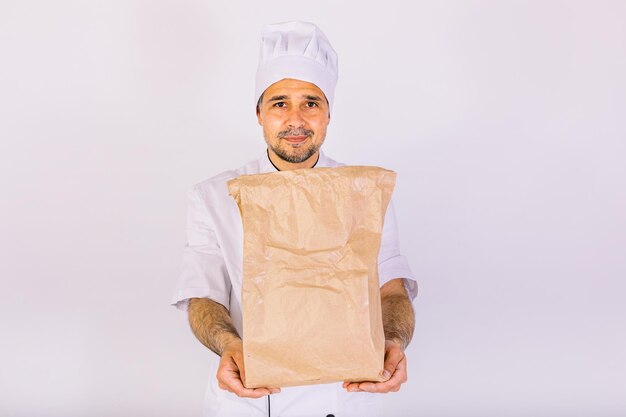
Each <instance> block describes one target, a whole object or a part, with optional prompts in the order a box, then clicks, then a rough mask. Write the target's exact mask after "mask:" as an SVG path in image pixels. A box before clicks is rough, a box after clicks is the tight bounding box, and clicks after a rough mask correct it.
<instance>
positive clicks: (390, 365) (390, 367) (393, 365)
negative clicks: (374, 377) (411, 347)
mask: <svg viewBox="0 0 626 417" xmlns="http://www.w3.org/2000/svg"><path fill="white" fill-rule="evenodd" d="M402 358H404V352H402V350H401V349H399V348H396V347H391V348H389V350H387V354H386V355H385V370H384V371H383V378H385V381H387V380H388V379H389V378H391V376H392V375H393V373H394V372H395V371H396V369H397V368H398V364H399V363H400V361H401V360H402Z"/></svg>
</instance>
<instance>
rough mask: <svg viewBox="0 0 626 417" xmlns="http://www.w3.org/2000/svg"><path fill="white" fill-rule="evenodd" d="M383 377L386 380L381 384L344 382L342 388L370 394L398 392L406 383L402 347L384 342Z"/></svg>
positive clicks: (391, 342)
mask: <svg viewBox="0 0 626 417" xmlns="http://www.w3.org/2000/svg"><path fill="white" fill-rule="evenodd" d="M383 376H385V377H386V378H387V380H386V381H383V382H368V381H366V382H347V381H346V382H344V383H343V387H344V388H345V389H346V390H348V392H372V393H383V394H384V393H387V392H396V391H398V390H400V386H401V385H402V384H403V383H405V382H406V380H407V373H406V356H404V351H403V350H402V346H401V345H400V343H398V342H394V341H389V340H387V341H386V342H385V371H384V374H383Z"/></svg>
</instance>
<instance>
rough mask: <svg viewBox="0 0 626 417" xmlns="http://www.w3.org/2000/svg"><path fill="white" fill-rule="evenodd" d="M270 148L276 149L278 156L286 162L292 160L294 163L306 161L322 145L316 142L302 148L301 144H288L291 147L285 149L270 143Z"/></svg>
mask: <svg viewBox="0 0 626 417" xmlns="http://www.w3.org/2000/svg"><path fill="white" fill-rule="evenodd" d="M268 145H269V147H270V149H271V150H272V151H274V153H275V154H276V156H278V157H279V158H280V159H282V160H283V161H286V162H290V163H292V164H299V163H300V162H304V161H306V160H307V159H309V158H310V157H312V156H313V155H315V153H316V152H317V151H318V150H319V148H320V146H319V145H315V144H313V143H312V144H310V145H309V146H308V147H306V148H305V149H302V150H300V148H301V146H299V147H293V146H291V145H287V146H288V147H289V148H291V149H289V148H288V149H283V148H282V147H279V146H273V145H271V144H268Z"/></svg>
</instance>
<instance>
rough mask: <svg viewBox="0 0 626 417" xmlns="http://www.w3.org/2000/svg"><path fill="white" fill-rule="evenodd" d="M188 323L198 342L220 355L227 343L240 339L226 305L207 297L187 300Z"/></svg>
mask: <svg viewBox="0 0 626 417" xmlns="http://www.w3.org/2000/svg"><path fill="white" fill-rule="evenodd" d="M188 313H189V325H190V326H191V330H192V331H193V333H194V334H195V335H196V337H197V338H198V340H199V341H200V343H202V344H203V345H204V346H206V347H208V348H209V349H211V350H212V351H213V352H215V353H216V354H218V355H219V356H222V354H223V353H224V350H225V348H226V346H228V344H230V343H233V342H237V341H241V338H240V337H239V334H238V333H237V330H236V329H235V326H234V325H233V322H232V319H231V318H230V314H229V313H228V310H227V309H226V307H224V306H223V305H221V304H220V303H217V302H215V301H213V300H210V299H208V298H192V299H190V300H189V311H188Z"/></svg>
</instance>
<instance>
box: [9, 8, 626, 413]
mask: <svg viewBox="0 0 626 417" xmlns="http://www.w3.org/2000/svg"><path fill="white" fill-rule="evenodd" d="M293 19H301V20H308V21H313V22H316V23H317V24H318V25H319V26H320V27H321V28H322V30H323V31H324V32H325V33H326V34H327V36H328V37H329V38H330V40H331V42H332V43H333V45H334V47H335V49H336V50H337V51H338V53H339V62H340V80H339V84H338V87H337V94H336V102H335V109H334V113H333V118H332V122H331V127H330V130H329V135H328V137H327V140H326V144H325V145H324V149H325V151H326V153H327V154H328V155H329V156H331V157H333V158H335V159H337V160H340V161H343V162H346V163H350V164H371V165H379V166H383V167H386V168H390V169H393V170H395V171H397V172H398V184H397V188H396V191H395V194H394V196H395V197H394V198H395V204H396V209H397V214H398V218H399V222H400V226H401V243H402V248H403V251H404V253H405V255H406V256H408V258H409V259H410V262H411V265H412V267H413V269H414V270H415V272H416V274H417V276H418V277H419V283H420V294H419V296H418V298H417V300H416V303H415V308H416V312H417V328H416V333H415V338H414V340H413V343H412V345H411V346H410V348H409V349H408V353H407V354H408V357H409V379H410V381H409V382H408V383H407V384H406V385H404V387H403V388H402V390H401V391H400V392H399V393H397V394H390V395H387V396H386V397H385V400H386V404H387V407H388V415H389V416H399V415H403V416H404V415H407V416H427V417H439V416H441V417H444V416H446V417H447V416H451V417H452V416H459V417H468V416H469V417H471V416H481V417H485V416H494V417H502V416H524V417H527V416H594V417H603V416H624V415H626V388H625V387H626V331H625V329H626V308H625V306H624V299H625V293H626V256H625V252H626V216H625V213H626V163H625V162H624V161H625V158H626V128H625V127H624V124H625V121H626V80H625V78H626V77H625V75H624V74H626V24H625V23H624V22H626V3H625V2H622V1H613V2H608V1H587V2H582V1H469V2H461V1H434V0H433V1H428V2H424V1H415V2H408V1H407V2H401V1H397V0H388V1H384V2H380V3H373V4H371V5H368V4H367V3H363V2H359V1H346V2H338V1H334V2H331V1H318V2H315V3H311V2H306V3H305V2H287V1H267V0H266V1H257V2H253V1H249V2H244V1H228V2H217V1H212V2H210V1H208V0H205V1H192V0H177V1H173V0H172V1H165V0H152V1H148V0H144V1H138V0H135V1H131V0H116V1H112V0H110V1H61V0H57V1H44V0H39V1H36V0H35V1H11V0H1V1H0V139H1V141H0V193H1V195H0V197H1V205H0V227H1V228H0V279H1V280H2V291H1V292H0V337H1V341H0V416H3V417H4V416H11V417H13V416H14V417H21V416H39V417H46V416H63V417H70V416H81V417H83V416H103V417H104V416H199V415H201V409H202V400H203V393H204V389H205V385H206V376H207V375H206V374H207V358H208V355H209V353H208V351H207V350H206V349H205V348H204V347H202V346H201V345H200V344H199V343H198V342H197V341H196V340H195V339H194V337H193V335H192V334H191V332H190V331H189V329H188V326H187V323H186V317H185V315H184V314H183V313H180V312H178V311H176V310H175V309H174V308H173V307H170V306H169V305H168V303H169V300H170V297H171V295H172V293H173V290H174V286H175V282H176V278H177V275H178V270H179V266H180V257H181V253H182V246H183V245H184V243H185V230H184V225H185V204H186V191H187V189H188V188H189V187H190V186H191V185H192V184H194V183H196V182H199V181H201V180H203V179H205V178H208V177H209V176H212V175H215V174H217V173H219V172H221V171H223V170H225V169H230V168H234V167H238V166H240V165H242V164H244V163H245V162H247V161H248V160H250V159H253V158H256V157H258V156H259V155H260V153H261V152H262V151H263V149H264V142H263V140H262V136H261V131H260V128H259V127H258V126H257V125H256V119H255V117H254V102H253V101H254V99H253V84H254V83H253V80H254V72H255V68H256V63H257V57H258V45H259V34H260V31H261V29H262V27H263V26H264V25H266V24H268V23H274V22H280V21H285V20H293Z"/></svg>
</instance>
